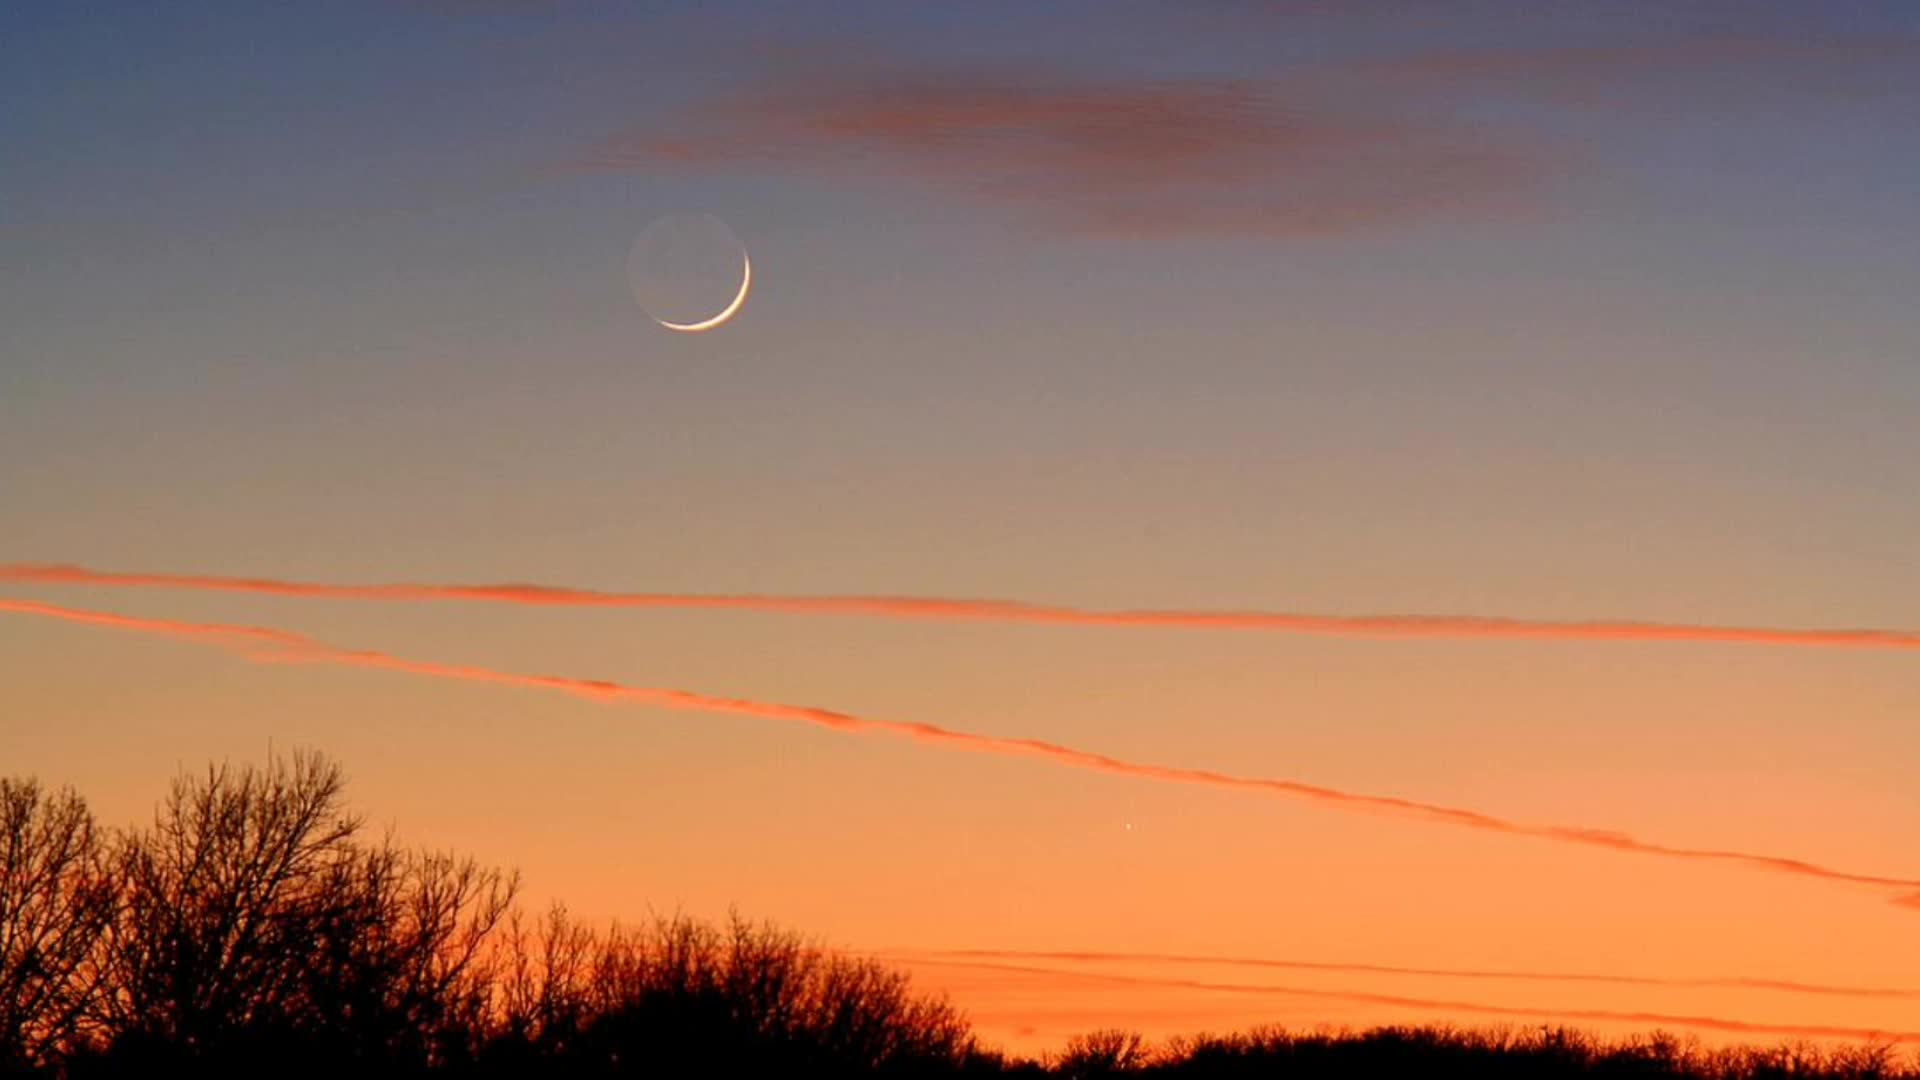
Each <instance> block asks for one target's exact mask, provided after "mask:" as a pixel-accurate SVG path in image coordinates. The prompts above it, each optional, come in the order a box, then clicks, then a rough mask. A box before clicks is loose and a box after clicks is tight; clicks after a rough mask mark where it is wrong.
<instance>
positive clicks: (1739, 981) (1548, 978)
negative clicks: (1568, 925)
mask: <svg viewBox="0 0 1920 1080" xmlns="http://www.w3.org/2000/svg"><path fill="white" fill-rule="evenodd" d="M889 955H894V956H901V957H913V958H917V957H930V958H936V959H945V960H994V961H1008V960H1011V961H1035V960H1037V961H1042V962H1046V963H1081V964H1111V963H1131V964H1180V965H1186V966H1197V967H1241V968H1262V969H1267V970H1286V971H1319V972H1340V973H1345V974H1360V975H1414V976H1434V977H1440V978H1449V979H1476V980H1488V981H1509V982H1560V983H1595V984H1604V985H1611V986H1639V987H1668V988H1676V989H1688V990H1769V991H1779V992H1782V993H1791V994H1816V995H1824V996H1830V997H1856V998H1877V999H1882V1000H1886V999H1896V1000H1897V999H1912V998H1920V989H1910V988H1903V987H1877V986H1838V985H1834V984H1831V983H1810V982H1799V981H1796V980H1791V979H1760V978H1750V977H1747V976H1721V977H1712V978H1705V977H1684V976H1676V977H1662V976H1657V975H1608V974H1601V973H1595V972H1568V971H1512V970H1485V969H1475V968H1429V967H1406V966H1401V965H1397V964H1357V963H1343V962H1338V961H1324V960H1280V959H1268V958H1262V957H1244V956H1193V955H1188V954H1184V953H1151V952H1139V953H1134V952H1082V951H1076V952H1061V951H1042V950H1034V949H904V950H891V951H890V952H889Z"/></svg>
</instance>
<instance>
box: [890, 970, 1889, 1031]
mask: <svg viewBox="0 0 1920 1080" xmlns="http://www.w3.org/2000/svg"><path fill="white" fill-rule="evenodd" d="M912 962H913V963H920V964H929V965H934V966H943V967H957V968H970V969H976V970H981V971H1003V972H1010V973H1013V974H1020V975H1042V976H1052V977H1055V978H1074V979H1091V980H1094V981H1097V982H1110V983H1122V984H1127V985H1133V986H1151V987H1155V988H1159V989H1174V990H1214V991H1221V992H1224V993H1233V994H1259V995H1286V996H1290V997H1309V998H1318V999H1321V1000H1326V1001H1345V1002H1349V1003H1353V1004H1359V1005H1385V1006H1390V1007H1393V1008H1401V1009H1421V1010H1431V1011H1438V1012H1450V1013H1469V1014H1478V1015H1481V1016H1504V1017H1518V1018H1524V1019H1533V1020H1538V1019H1541V1018H1543V1017H1544V1018H1551V1019H1555V1020H1567V1021H1577V1022H1584V1023H1627V1024H1672V1025H1674V1026H1676V1027H1691V1028H1702V1029H1705V1030H1709V1031H1724V1032H1728V1033H1731V1034H1737V1035H1765V1036H1770V1037H1782V1036H1784V1037H1788V1038H1801V1039H1860V1040H1866V1041H1871V1042H1894V1043H1920V1031H1900V1030H1886V1029H1881V1028H1856V1027H1836V1026H1831V1025H1826V1024H1776V1023H1767V1022H1764V1021H1752V1020H1729V1019H1726V1018H1724V1017H1718V1016H1687V1015H1683V1014H1673V1013H1656V1012H1637V1011H1634V1012H1615V1011H1613V1010H1609V1009H1560V1008H1553V1009H1524V1008H1518V1007H1515V1006H1511V1005H1488V1004H1485V1003H1483V1002H1477V1001H1445V1000H1435V999H1432V998H1416V997H1401V996H1399V995H1397V994H1373V993H1367V992H1365V991H1359V990H1325V989H1321V988H1319V987H1307V986H1274V985H1261V986H1251V985H1247V984H1245V983H1220V982H1204V981H1201V980H1199V979H1167V978H1153V977H1149V976H1144V975H1110V974H1105V973H1098V972H1085V971H1063V970H1060V969H1058V968H1047V967H1033V966H1030V965H1026V964H999V963H989V962H986V961H971V960H916V961H912Z"/></svg>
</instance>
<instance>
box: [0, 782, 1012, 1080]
mask: <svg viewBox="0 0 1920 1080" xmlns="http://www.w3.org/2000/svg"><path fill="white" fill-rule="evenodd" d="M342 792H343V781H342V777H341V773H340V770H339V769H338V767H336V766H335V765H333V764H332V763H330V762H328V761H326V760H325V759H324V758H321V757H319V756H317V755H311V754H296V755H295V756H294V757H293V758H292V759H291V760H290V761H275V762H273V763H271V764H269V765H268V766H267V767H266V768H251V767H249V768H239V769H233V768H225V767H221V768H211V769H208V770H207V771H206V772H205V773H202V774H198V775H193V776H183V777H181V778H179V779H178V780H176V781H175V782H174V784H173V786H172V788H171V790H170V791H169V792H168V794H167V796H166V798H165V799H164V800H163V802H162V803H161V805H160V807H159V809H158V811H157V812H156V814H155V816H154V820H153V823H152V824H151V825H150V826H148V827H145V828H141V829H133V830H127V831H125V832H121V833H117V834H114V835H112V836H107V835H104V834H103V833H102V831H101V830H100V829H99V828H98V827H97V826H96V825H95V823H94V820H93V817H92V815H91V814H90V813H89V812H88V810H87V807H86V804H85V803H84V802H83V801H82V800H81V799H80V798H79V797H78V796H76V795H74V794H72V793H70V792H60V793H48V792H46V791H45V790H44V789H42V788H41V787H40V786H39V785H38V784H36V783H33V782H31V781H11V780H9V781H0V1073H23V1072H30V1071H44V1072H48V1073H55V1074H61V1073H64V1074H67V1075H73V1076H83V1077H84V1076H96V1075H98V1076H106V1075H115V1076H118V1075H249V1076H253V1075H261V1076H267V1075H272V1076H285V1075H294V1074H297V1075H313V1076H318V1075H326V1076H336V1075H342V1074H346V1073H350V1072H357V1073H361V1074H370V1075H382V1076H384V1075H410V1074H421V1073H426V1072H429V1071H432V1072H443V1073H465V1074H470V1075H503V1076H504V1075H515V1076H518V1075H542V1076H548V1075H580V1076H600V1075H607V1076H614V1075H646V1076H667V1077H673V1076H709V1075H717V1074H727V1075H731V1074H737V1073H739V1072H740V1071H741V1070H745V1071H746V1072H747V1073H748V1074H761V1075H786V1076H841V1075H869V1074H874V1073H879V1074H894V1075H902V1076H907V1075H932V1074H940V1073H951V1072H954V1071H956V1070H958V1069H960V1068H962V1067H963V1066H966V1065H967V1064H968V1063H969V1062H972V1061H973V1060H974V1059H975V1058H976V1054H975V1051H974V1044H973V1038H972V1035H971V1033H970V1031H969V1030H968V1028H967V1026H966V1024H965V1022H964V1021H963V1020H962V1019H961V1017H960V1016H959V1014H957V1013H956V1012H954V1011H953V1010H952V1009H951V1008H949V1007H948V1006H947V1005H946V1004H945V1003H944V1002H940V1001H935V1000H932V999H928V998H924V997H920V996H916V995H914V994H912V993H910V992H909V990H908V988H907V984H906V979H905V978H904V976H901V975H898V974H896V973H894V972H891V971H889V970H887V969H885V968H883V967H881V966H879V965H878V964H875V963H873V962H871V961H864V960H855V959H849V958H845V957H841V956H837V955H835V954H832V953H830V952H828V951H826V950H824V949H821V948H817V947H813V946H810V945H807V944H806V943H804V942H803V941H801V940H800V939H798V938H797V937H794V936H793V935H791V934H788V933H785V932H782V931H780V930H777V929H775V928H773V927H768V926H754V925H750V924H748V923H746V922H743V921H737V920H736V921H735V922H733V923H732V924H730V925H729V926H727V927H724V928H716V927H710V926H707V925H705V924H702V923H699V922H696V921H693V920H690V919H684V918H674V919H662V920H659V921H656V922H655V923H652V924H650V925H647V926H644V927H640V928H632V929H622V928H619V927H615V928H613V929H611V930H608V931H606V932H595V931H591V930H589V929H588V928H586V927H583V926H581V925H579V924H577V923H575V922H573V921H572V920H570V919H568V918H567V917H566V916H565V915H564V913H561V912H559V911H555V912H553V913H552V914H550V915H549V916H548V917H547V918H545V919H544V920H541V921H540V922H539V923H538V924H537V925H531V926H530V925H529V924H528V923H527V921H526V920H525V919H523V918H522V917H520V916H519V915H517V914H514V915H510V914H509V913H510V910H511V908H512V902H513V898H514V895H515V892H516V890H517V881H516V879H515V878H514V877H513V876H511V875H507V874H503V873H501V872H500V871H498V870H493V869H488V868H484V867H481V866H479V865H478V864H476V863H474V862H473V861H471V860H468V859H461V858H456V857H454V856H452V855H446V854H440V853H432V852H417V851H409V850H403V849H400V848H398V847H395V846H394V845H393V844H392V843H391V842H389V841H387V840H379V841H369V840H368V839H366V838H365V837H364V835H363V833H364V829H363V826H362V822H361V820H360V819H359V818H358V817H356V816H354V815H352V814H350V813H348V812H347V810H346V808H345V804H344V802H343V799H342ZM716 1070H720V1072H719V1073H716Z"/></svg>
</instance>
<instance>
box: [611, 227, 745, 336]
mask: <svg viewBox="0 0 1920 1080" xmlns="http://www.w3.org/2000/svg"><path fill="white" fill-rule="evenodd" d="M627 284H628V285H629V286H630V287H631V288H632V290H633V299H634V301H635V302H637V303H638V304H639V305H640V308H641V310H643V311H645V312H646V313H647V317H648V318H650V319H652V320H653V321H654V322H656V323H658V324H659V325H660V326H662V327H665V328H666V329H668V330H672V331H675V332H676V333H682V334H697V333H700V332H702V331H706V330H712V329H714V328H715V327H718V326H720V325H721V324H723V323H725V322H727V321H728V320H730V319H732V318H733V317H734V316H735V315H737V314H739V312H740V309H741V307H742V306H744V305H745V304H746V302H747V294H748V293H749V292H751V291H752V289H753V261H752V259H750V258H749V257H748V256H747V248H746V245H745V244H743V243H741V242H740V238H739V237H738V236H736V235H734V232H733V230H732V229H730V228H728V227H727V224H726V222H724V221H721V220H720V219H719V218H717V217H714V216H713V215H712V214H704V213H675V214H668V215H666V216H664V217H661V218H657V219H655V220H654V221H653V222H652V223H650V224H648V225H647V227H646V228H644V229H642V230H640V234H639V235H638V236H636V237H635V238H634V241H633V249H632V250H631V251H630V252H629V253H628V256H627Z"/></svg>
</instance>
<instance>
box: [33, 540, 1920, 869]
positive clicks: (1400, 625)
mask: <svg viewBox="0 0 1920 1080" xmlns="http://www.w3.org/2000/svg"><path fill="white" fill-rule="evenodd" d="M0 581H14V582H24V583H33V584H41V585H85V586H111V587H122V588H165V589H192V590H201V591H210V592H236V593H254V594H261V595H267V596H285V597H295V598H302V599H326V600H387V601H406V602H428V601H466V602H475V603H493V604H509V605H519V606H528V607H601V608H638V609H687V610H707V611H716V610H717V611H760V612H770V613H779V614H788V615H833V616H850V617H861V618H881V619H921V620H938V621H950V622H998V623H1037V624H1045V625H1054V626H1104V627H1118V628H1132V629H1159V630H1232V631H1243V632H1267V633H1285V634H1311V635H1317V636H1331V637H1361V638H1451V639H1501V640H1533V641H1590V642H1640V643H1660V642H1674V643H1680V642H1689V643H1696V644H1729V645H1771V646H1779V647H1792V648H1828V649H1867V650H1896V651H1898V650H1920V632H1914V631H1908V630H1877V629H1818V628H1815V629H1808V628H1792V627H1768V626H1712V625H1705V624H1699V623H1660V622H1642V621H1632V620H1617V619H1582V620H1571V621H1568V620H1548V619H1517V618H1511V617H1507V616H1499V615H1324V614H1314V613H1308V612H1289V611H1126V610H1098V609H1087V608H1074V607H1064V606H1060V605H1056V604H1035V603H1026V602H1023V601H1017V600H968V599H954V598H950V597H913V596H762V595H724V594H712V593H649V592H610V591H605V590H597V589H574V588H567V587H565V586H558V585H526V584H503V585H434V584H418V583H397V584H381V585H328V584H323V583H316V582H306V581H287V580H282V579H275V578H241V577H222V576H217V575H207V574H155V573H121V572H116V571H109V570H92V569H88V568H87V567H84V566H71V565H64V564H52V563H15V564H10V565H6V564H0ZM1592 841H1593V842H1594V843H1608V842H1611V838H1610V837H1607V836H1604V835H1598V834H1596V835H1595V836H1594V837H1593V838H1592Z"/></svg>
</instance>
